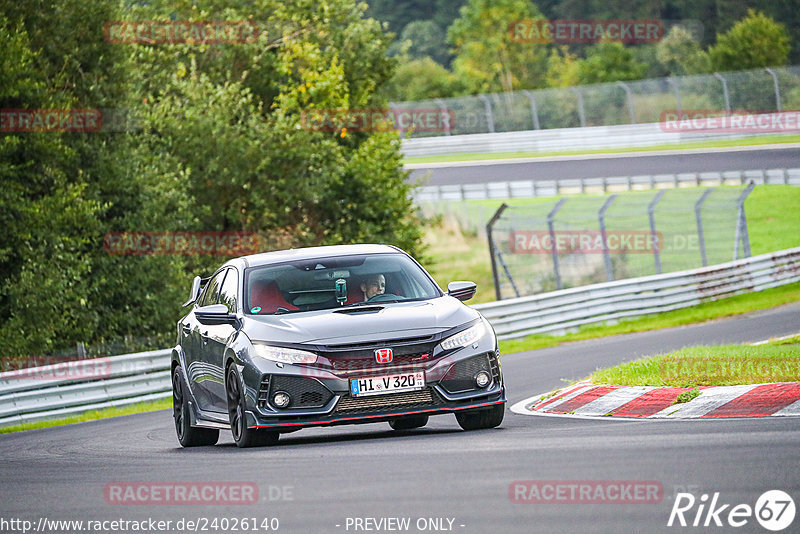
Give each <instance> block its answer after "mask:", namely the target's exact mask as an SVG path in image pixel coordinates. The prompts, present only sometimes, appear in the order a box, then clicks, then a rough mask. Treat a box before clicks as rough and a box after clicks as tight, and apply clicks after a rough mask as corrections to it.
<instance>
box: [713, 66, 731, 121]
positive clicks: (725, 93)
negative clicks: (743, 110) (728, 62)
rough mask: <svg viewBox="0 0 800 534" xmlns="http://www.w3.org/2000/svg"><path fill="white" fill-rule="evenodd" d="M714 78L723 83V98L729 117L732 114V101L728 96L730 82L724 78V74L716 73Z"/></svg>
mask: <svg viewBox="0 0 800 534" xmlns="http://www.w3.org/2000/svg"><path fill="white" fill-rule="evenodd" d="M714 78H716V79H718V80H719V81H720V82H722V96H723V98H724V99H725V111H727V112H728V115H730V114H731V99H730V97H729V96H728V82H727V80H725V78H723V77H722V74H720V73H719V72H715V73H714Z"/></svg>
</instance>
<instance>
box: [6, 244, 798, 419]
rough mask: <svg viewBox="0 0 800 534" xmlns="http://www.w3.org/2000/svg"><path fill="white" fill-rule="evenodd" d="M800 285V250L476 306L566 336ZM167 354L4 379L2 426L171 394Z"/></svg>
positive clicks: (492, 317)
mask: <svg viewBox="0 0 800 534" xmlns="http://www.w3.org/2000/svg"><path fill="white" fill-rule="evenodd" d="M797 281H800V247H797V248H793V249H788V250H784V251H781V252H776V253H772V254H762V255H760V256H754V257H751V258H747V259H744V260H738V261H733V262H729V263H724V264H721V265H715V266H712V267H704V268H701V269H694V270H690V271H681V272H675V273H668V274H663V275H657V276H648V277H643V278H635V279H630V280H620V281H617V282H608V283H604V284H596V285H592V286H585V287H578V288H573V289H565V290H561V291H554V292H552V293H546V294H543V295H536V296H532V297H522V298H516V299H509V300H503V301H499V302H492V303H487V304H478V305H475V306H474V308H475V309H477V310H479V311H480V312H481V313H482V314H483V315H484V316H485V317H486V318H487V319H488V320H489V322H490V323H491V324H492V326H493V327H494V328H495V330H496V332H497V334H498V337H499V338H500V339H511V338H517V337H522V336H526V335H529V334H534V333H540V332H549V333H557V332H560V331H561V332H563V331H566V330H567V329H570V328H574V327H577V326H580V325H584V324H590V323H598V322H604V321H615V320H617V319H621V318H625V317H634V316H640V315H647V314H651V313H658V312H664V311H669V310H675V309H678V308H685V307H688V306H693V305H696V304H699V303H701V302H706V301H709V300H716V299H718V298H722V297H726V296H730V295H737V294H740V293H746V292H751V291H761V290H763V289H767V288H770V287H776V286H779V285H783V284H789V283H792V282H797ZM169 354H170V351H169V350H168V349H167V350H156V351H150V352H143V353H138V354H126V355H122V356H112V357H109V358H96V359H89V360H79V361H77V362H65V363H63V364H56V365H48V366H43V367H35V368H29V369H22V370H19V371H11V372H5V373H0V426H5V425H10V424H17V423H24V422H34V421H39V420H44V419H53V418H56V417H63V416H68V415H74V414H78V413H82V412H85V411H89V410H97V409H102V408H108V407H112V406H125V405H130V404H135V403H138V402H146V401H151V400H157V399H163V398H167V397H169V396H170V395H171V389H172V386H171V380H170V374H169V366H170V358H169Z"/></svg>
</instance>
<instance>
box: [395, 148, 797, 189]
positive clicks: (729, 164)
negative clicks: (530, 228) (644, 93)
mask: <svg viewBox="0 0 800 534" xmlns="http://www.w3.org/2000/svg"><path fill="white" fill-rule="evenodd" d="M772 146H774V145H772ZM796 167H800V147H799V146H797V145H793V146H791V147H788V148H787V147H784V148H772V147H770V148H757V147H746V148H723V149H708V148H706V149H702V150H698V149H695V150H680V151H677V150H676V151H666V152H661V153H659V152H650V153H648V154H647V155H643V154H638V153H635V152H633V153H629V154H599V155H584V156H556V157H542V158H530V159H529V160H526V161H523V162H511V161H508V160H505V161H504V162H494V163H489V162H477V163H476V162H460V163H442V164H427V165H425V164H416V165H411V166H408V167H407V168H410V169H412V170H411V175H410V179H411V180H412V181H416V180H419V179H421V180H423V183H424V184H425V185H453V184H478V183H484V182H500V181H502V182H505V181H514V180H555V179H566V178H596V177H608V176H622V175H625V176H637V175H649V174H678V173H683V172H722V171H738V170H748V169H789V168H796ZM429 173H430V178H429V179H428V174H429Z"/></svg>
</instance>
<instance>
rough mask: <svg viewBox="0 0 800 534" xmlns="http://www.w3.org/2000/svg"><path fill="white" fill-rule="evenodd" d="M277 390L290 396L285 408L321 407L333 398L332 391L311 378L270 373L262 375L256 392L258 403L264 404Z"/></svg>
mask: <svg viewBox="0 0 800 534" xmlns="http://www.w3.org/2000/svg"><path fill="white" fill-rule="evenodd" d="M278 391H284V392H286V393H288V394H289V396H290V397H291V398H292V401H291V402H290V403H289V406H287V408H322V407H323V406H325V405H326V404H328V403H329V402H330V400H331V399H332V398H333V393H331V391H330V390H329V389H328V388H326V387H325V386H323V385H322V384H321V383H320V382H319V381H318V380H314V379H313V378H303V377H299V376H283V375H272V377H271V378H270V375H264V378H263V379H262V380H261V390H260V391H259V394H258V401H259V404H260V405H261V406H262V407H263V406H266V404H267V403H268V402H269V399H271V398H272V396H273V395H275V393H277V392H278ZM265 392H269V393H265Z"/></svg>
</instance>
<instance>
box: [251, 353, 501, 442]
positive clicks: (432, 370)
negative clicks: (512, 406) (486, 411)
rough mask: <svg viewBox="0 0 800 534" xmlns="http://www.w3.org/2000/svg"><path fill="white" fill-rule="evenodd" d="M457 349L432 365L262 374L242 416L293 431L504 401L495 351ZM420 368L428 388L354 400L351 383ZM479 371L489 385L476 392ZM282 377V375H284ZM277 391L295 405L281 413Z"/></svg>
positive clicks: (254, 425) (268, 426)
mask: <svg viewBox="0 0 800 534" xmlns="http://www.w3.org/2000/svg"><path fill="white" fill-rule="evenodd" d="M481 348H483V349H484V351H483V352H479V353H478V354H475V353H474V351H469V352H467V351H459V352H463V354H462V355H456V354H452V355H450V356H448V357H438V358H434V359H432V361H431V362H430V363H427V364H424V365H417V366H406V367H402V366H401V367H396V368H393V369H391V370H390V369H383V368H377V369H376V368H371V369H369V370H366V369H365V370H352V369H348V370H345V371H339V372H336V371H330V372H329V371H324V370H320V369H313V370H309V369H304V370H303V369H300V372H299V373H298V372H297V371H298V369H297V368H296V366H291V367H292V369H291V371H292V374H285V373H286V368H283V369H279V370H276V372H275V373H273V374H267V373H265V374H262V375H261V376H260V377H259V379H260V385H259V387H258V389H257V390H256V389H255V388H253V389H252V390H250V388H247V389H246V391H248V393H246V395H247V397H248V398H249V400H248V408H250V409H249V410H247V413H246V421H247V426H248V427H249V428H264V429H271V430H278V431H287V432H288V431H291V430H297V429H298V428H303V427H312V426H331V425H342V424H358V423H372V422H379V421H388V420H391V419H396V418H398V417H403V416H408V415H437V414H444V413H455V412H459V411H462V410H474V409H480V408H489V407H491V406H494V405H497V404H504V403H505V402H506V396H505V388H504V385H503V377H502V371H501V368H500V358H499V354H498V352H497V350H496V347H494V348H493V350H489V351H487V350H485V348H486V347H481ZM287 367H289V366H287ZM411 370H424V372H425V376H426V387H425V388H424V389H421V390H415V391H406V392H400V393H387V394H382V395H372V396H366V397H354V396H352V395H351V393H350V379H351V378H359V377H362V376H380V373H383V374H395V373H398V372H406V371H411ZM480 371H486V372H488V373H490V374H491V376H492V380H491V383H490V384H489V385H488V386H486V387H484V388H479V387H477V385H475V383H474V379H473V377H474V376H475V374H476V373H478V372H480ZM282 373H284V374H282ZM278 391H287V392H289V393H290V395H291V397H292V399H293V402H292V404H291V405H290V406H289V407H288V408H284V409H280V408H277V407H275V406H274V405H273V404H272V397H273V396H274V394H275V393H276V392H278Z"/></svg>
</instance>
